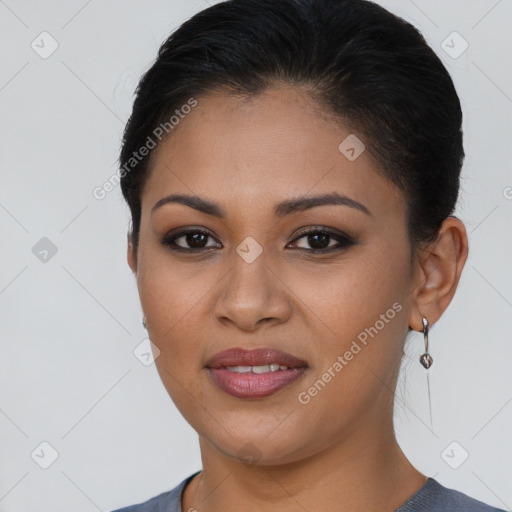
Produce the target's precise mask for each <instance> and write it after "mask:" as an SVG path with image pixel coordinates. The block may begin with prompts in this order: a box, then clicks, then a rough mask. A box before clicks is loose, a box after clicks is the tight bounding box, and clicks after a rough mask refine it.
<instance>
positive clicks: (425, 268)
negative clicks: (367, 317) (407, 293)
mask: <svg viewBox="0 0 512 512" xmlns="http://www.w3.org/2000/svg"><path fill="white" fill-rule="evenodd" d="M467 256H468V237H467V234H466V228H465V227H464V224H463V223H462V222H461V221H460V220H459V219H457V218H456V217H448V218H447V219H445V220H444V222H443V223H442V225H441V228H440V230H439V237H438V239H437V240H436V241H435V242H433V243H432V244H430V245H429V246H428V247H427V248H426V249H425V250H423V251H422V252H421V254H420V255H419V256H418V258H417V261H418V263H417V265H418V267H417V270H416V279H415V287H414V289H413V292H412V295H411V298H412V308H411V314H410V318H409V325H410V326H411V328H412V329H414V330H416V331H420V332H421V331H423V324H422V317H423V316H425V317H426V318H427V320H428V322H429V324H430V325H433V324H434V323H436V322H437V321H438V320H439V318H440V317H441V315H442V314H443V312H444V311H445V309H446V308H447V307H448V305H449V304H450V302H451V300H452V298H453V296H454V294H455V290H456V289H457V285H458V283H459V279H460V275H461V273H462V269H463V268H464V264H465V263H466V259H467Z"/></svg>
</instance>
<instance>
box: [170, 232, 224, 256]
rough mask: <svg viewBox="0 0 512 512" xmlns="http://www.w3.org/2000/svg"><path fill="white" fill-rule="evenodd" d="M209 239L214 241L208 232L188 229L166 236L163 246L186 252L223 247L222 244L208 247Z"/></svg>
mask: <svg viewBox="0 0 512 512" xmlns="http://www.w3.org/2000/svg"><path fill="white" fill-rule="evenodd" d="M208 238H212V239H213V237H212V236H211V234H210V233H208V231H204V230H202V229H188V230H183V231H180V232H179V233H175V234H174V235H170V236H169V235H167V236H165V237H164V238H163V239H162V244H163V245H167V246H169V247H170V248H171V249H172V250H175V251H184V252H199V251H202V250H203V249H209V248H211V247H217V248H220V247H222V244H220V243H214V244H213V245H206V241H207V240H208Z"/></svg>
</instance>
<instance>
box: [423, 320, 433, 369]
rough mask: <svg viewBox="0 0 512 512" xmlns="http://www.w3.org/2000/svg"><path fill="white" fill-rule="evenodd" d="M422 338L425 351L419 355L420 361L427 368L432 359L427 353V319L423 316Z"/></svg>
mask: <svg viewBox="0 0 512 512" xmlns="http://www.w3.org/2000/svg"><path fill="white" fill-rule="evenodd" d="M422 322H423V338H424V340H425V353H424V354H423V355H421V356H420V363H421V364H422V365H423V366H424V367H425V368H426V369H427V370H428V369H429V368H430V367H431V366H432V363H433V362H434V360H433V359H432V356H431V355H430V354H429V353H428V320H427V319H426V318H425V317H423V318H422Z"/></svg>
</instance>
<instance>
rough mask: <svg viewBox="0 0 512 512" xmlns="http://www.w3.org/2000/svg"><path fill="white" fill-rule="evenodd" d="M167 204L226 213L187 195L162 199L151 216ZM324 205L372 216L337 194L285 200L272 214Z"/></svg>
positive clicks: (223, 217)
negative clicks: (344, 207) (350, 209)
mask: <svg viewBox="0 0 512 512" xmlns="http://www.w3.org/2000/svg"><path fill="white" fill-rule="evenodd" d="M169 203H177V204H183V205H185V206H189V207H190V208H194V209H195V210H198V211H200V212H203V213H206V214H207V215H212V216H214V217H218V218H220V219H225V218H226V212H225V211H224V210H223V209H222V208H221V207H220V206H219V205H218V204H216V203H214V202H213V201H210V200H208V199H203V198H201V197H198V196H191V195H188V194H172V195H170V196H167V197H163V198H162V199H160V200H158V201H157V202H156V203H155V205H154V206H153V208H152V209H151V215H153V213H154V212H155V210H157V209H158V208H160V207H161V206H163V205H165V204H169ZM325 205H341V206H348V207H350V208H354V209H356V210H359V211H361V212H363V213H365V214H366V215H369V216H371V215H372V213H371V212H370V210H368V208H367V207H366V206H364V205H363V204H361V203H359V202H358V201H356V200H355V199H351V198H350V197H348V196H345V195H342V194H338V193H337V192H332V193H330V194H321V195H317V196H309V197H297V198H293V199H287V200H285V201H282V202H280V203H278V204H276V205H275V206H274V208H273V213H274V215H276V216H277V217H284V216H286V215H290V214H292V213H296V212H302V211H305V210H309V209H310V208H315V207H317V206H325Z"/></svg>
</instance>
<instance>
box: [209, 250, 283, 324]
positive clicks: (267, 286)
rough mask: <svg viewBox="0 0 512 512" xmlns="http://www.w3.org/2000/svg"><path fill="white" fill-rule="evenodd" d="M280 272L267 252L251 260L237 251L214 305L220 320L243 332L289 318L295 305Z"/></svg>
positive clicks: (278, 322) (215, 312)
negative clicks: (248, 260) (246, 259)
mask: <svg viewBox="0 0 512 512" xmlns="http://www.w3.org/2000/svg"><path fill="white" fill-rule="evenodd" d="M278 274H279V271H278V269H277V268H276V266H275V265H274V266H273V265H272V264H271V262H270V261H269V258H267V256H266V254H265V251H263V252H262V253H261V254H260V255H259V256H258V258H256V259H255V260H254V261H252V262H251V263H249V262H247V261H245V260H244V259H243V258H242V257H240V256H239V255H238V254H237V253H235V254H234V255H233V263H232V267H231V271H230V272H228V274H227V275H226V277H225V279H224V280H223V281H222V283H223V285H222V286H221V287H220V288H219V290H220V291H219V295H218V297H217V298H216V301H215V304H214V305H213V308H212V311H213V314H214V315H215V317H216V318H217V320H218V321H219V322H221V323H224V324H226V325H227V324H231V325H233V326H236V327H238V328H239V329H240V330H243V331H255V330H257V329H259V328H260V327H261V326H262V325H264V324H268V325H270V324H272V323H275V324H280V323H283V322H285V321H286V320H288V318H289V317H290V315H291V311H292V304H291V300H290V296H289V292H288V288H287V286H286V285H285V283H284V282H283V280H282V279H280V278H279V277H278Z"/></svg>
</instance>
